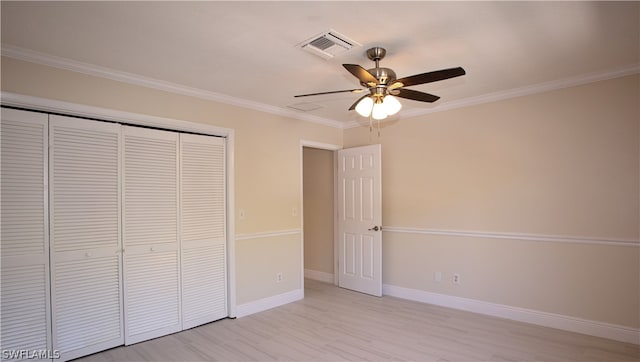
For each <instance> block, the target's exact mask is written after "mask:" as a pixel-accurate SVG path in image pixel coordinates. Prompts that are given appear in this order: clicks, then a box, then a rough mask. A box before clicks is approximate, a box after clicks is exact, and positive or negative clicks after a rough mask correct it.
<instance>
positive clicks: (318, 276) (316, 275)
mask: <svg viewBox="0 0 640 362" xmlns="http://www.w3.org/2000/svg"><path fill="white" fill-rule="evenodd" d="M304 277H305V278H307V279H313V280H317V281H319V282H325V283H330V284H333V274H331V273H327V272H321V271H317V270H311V269H305V270H304Z"/></svg>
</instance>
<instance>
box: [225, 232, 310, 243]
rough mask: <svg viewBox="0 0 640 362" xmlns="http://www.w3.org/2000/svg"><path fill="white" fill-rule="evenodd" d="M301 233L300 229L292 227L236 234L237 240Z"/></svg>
mask: <svg viewBox="0 0 640 362" xmlns="http://www.w3.org/2000/svg"><path fill="white" fill-rule="evenodd" d="M300 233H301V230H300V229H290V230H278V231H267V232H262V233H252V234H236V241H238V240H251V239H260V238H273V237H277V236H286V235H297V234H300Z"/></svg>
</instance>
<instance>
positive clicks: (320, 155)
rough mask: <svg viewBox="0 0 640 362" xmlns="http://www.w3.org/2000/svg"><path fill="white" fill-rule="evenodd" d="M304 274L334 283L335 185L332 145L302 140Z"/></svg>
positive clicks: (310, 277)
mask: <svg viewBox="0 0 640 362" xmlns="http://www.w3.org/2000/svg"><path fill="white" fill-rule="evenodd" d="M301 146H302V147H301V148H302V155H301V159H302V216H303V220H302V225H303V241H304V245H303V270H304V277H305V278H309V279H313V280H318V281H322V282H325V283H331V284H337V278H336V277H337V273H336V270H337V263H336V261H337V260H338V258H337V257H336V247H335V240H336V231H335V230H336V229H335V226H336V193H335V190H336V185H335V182H336V181H335V169H336V168H335V151H336V150H337V149H338V147H337V146H333V145H320V146H318V145H308V144H305V143H302V145H301Z"/></svg>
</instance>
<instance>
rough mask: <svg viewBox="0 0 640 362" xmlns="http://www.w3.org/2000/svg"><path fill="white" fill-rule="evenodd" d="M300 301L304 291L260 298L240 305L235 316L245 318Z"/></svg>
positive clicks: (296, 290) (297, 290) (293, 291)
mask: <svg viewBox="0 0 640 362" xmlns="http://www.w3.org/2000/svg"><path fill="white" fill-rule="evenodd" d="M301 299H304V289H295V290H292V291H289V292H286V293H282V294H278V295H274V296H272V297H267V298H262V299H258V300H256V301H253V302H248V303H245V304H240V305H239V306H238V307H237V309H236V316H237V317H238V318H241V317H246V316H248V315H251V314H254V313H259V312H262V311H265V310H268V309H271V308H275V307H279V306H281V305H285V304H288V303H292V302H295V301H298V300H301Z"/></svg>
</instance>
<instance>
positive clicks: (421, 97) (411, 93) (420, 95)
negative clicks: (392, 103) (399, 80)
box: [394, 88, 440, 103]
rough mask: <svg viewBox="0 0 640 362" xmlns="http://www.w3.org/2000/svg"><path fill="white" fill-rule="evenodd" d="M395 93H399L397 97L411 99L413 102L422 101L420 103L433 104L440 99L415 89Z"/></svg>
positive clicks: (397, 90) (401, 89)
mask: <svg viewBox="0 0 640 362" xmlns="http://www.w3.org/2000/svg"><path fill="white" fill-rule="evenodd" d="M395 92H398V93H397V94H396V97H400V98H406V99H411V100H414V101H420V102H429V103H433V102H435V101H437V100H438V99H440V97H438V96H436V95H433V94H429V93H424V92H419V91H415V90H413V89H404V88H400V89H396V90H395ZM395 92H394V93H395Z"/></svg>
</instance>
